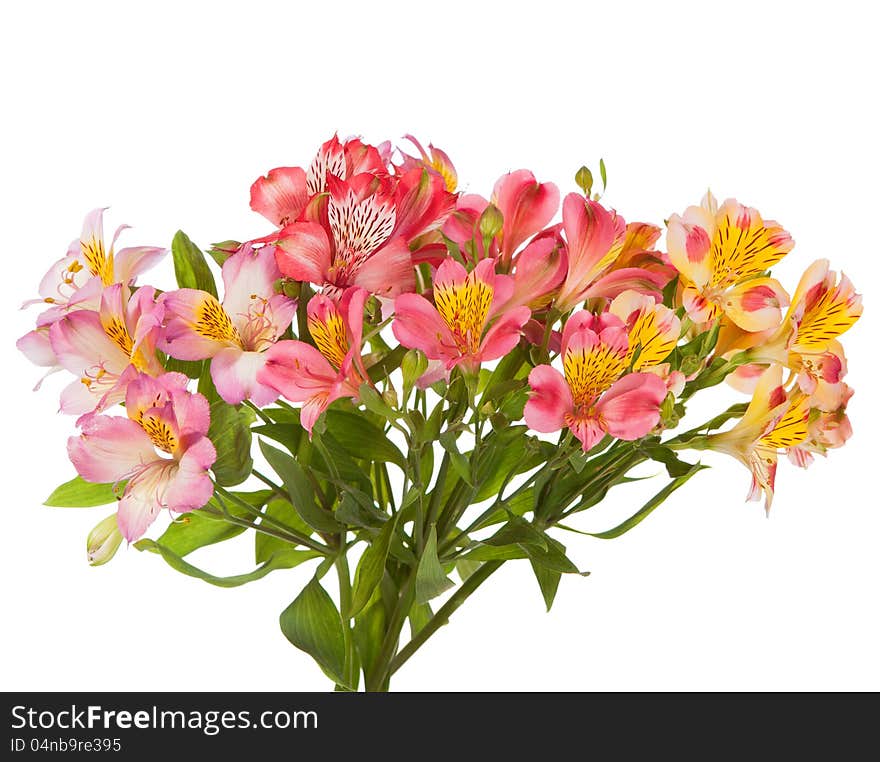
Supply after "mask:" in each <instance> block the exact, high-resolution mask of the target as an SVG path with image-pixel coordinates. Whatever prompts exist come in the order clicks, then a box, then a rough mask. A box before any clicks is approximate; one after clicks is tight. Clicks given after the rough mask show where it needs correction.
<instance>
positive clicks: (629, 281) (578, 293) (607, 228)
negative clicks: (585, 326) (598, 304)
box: [555, 193, 669, 312]
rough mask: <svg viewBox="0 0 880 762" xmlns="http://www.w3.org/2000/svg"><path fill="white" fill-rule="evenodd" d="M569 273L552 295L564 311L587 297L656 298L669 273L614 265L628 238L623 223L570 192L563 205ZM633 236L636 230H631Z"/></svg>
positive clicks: (631, 242)
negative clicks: (627, 294)
mask: <svg viewBox="0 0 880 762" xmlns="http://www.w3.org/2000/svg"><path fill="white" fill-rule="evenodd" d="M562 226H563V229H564V231H565V240H566V242H567V255H568V273H567V274H566V277H565V281H564V282H563V284H562V287H561V288H560V290H559V294H558V296H557V297H556V302H555V306H556V308H557V309H558V310H559V311H560V312H568V311H570V310H572V309H574V308H575V307H576V306H577V305H578V304H580V303H581V302H583V301H585V300H586V299H590V298H594V297H603V298H606V299H613V298H614V297H616V296H617V295H618V294H620V293H621V292H623V291H626V290H633V289H634V290H637V291H640V292H642V293H650V294H654V295H655V298H659V296H660V294H659V290H660V289H662V288H663V286H664V285H666V282H667V281H668V280H669V278H668V277H667V275H668V274H667V273H664V272H663V271H662V270H659V271H658V270H657V269H650V270H649V269H644V268H642V267H631V266H629V267H617V264H618V259H619V258H620V257H621V255H623V254H624V253H626V252H625V249H624V247H625V246H626V245H627V242H628V241H629V242H630V244H631V245H634V242H635V238H630V237H629V235H628V232H627V225H626V222H625V221H624V219H623V218H622V217H621V216H620V215H618V214H617V213H616V212H614V211H609V210H607V209H605V208H604V207H603V206H602V205H601V204H600V203H599V202H598V201H593V200H592V199H589V198H585V197H584V196H581V195H580V194H578V193H569V194H568V195H567V196H566V197H565V201H563V203H562ZM633 236H635V231H633Z"/></svg>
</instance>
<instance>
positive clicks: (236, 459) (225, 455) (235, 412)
mask: <svg viewBox="0 0 880 762" xmlns="http://www.w3.org/2000/svg"><path fill="white" fill-rule="evenodd" d="M253 422H254V412H253V410H251V409H250V408H249V407H240V408H236V407H233V406H232V405H228V404H227V403H225V402H224V401H223V400H221V399H217V400H215V401H214V402H213V403H212V404H211V424H210V426H209V427H208V439H210V440H211V441H212V442H213V443H214V447H215V449H216V450H217V460H216V461H214V465H213V466H212V468H211V470H212V471H213V472H214V477H215V478H216V479H217V483H218V484H219V485H221V486H223V487H232V486H235V485H236V484H241V483H242V482H243V481H244V480H245V479H247V478H248V476H250V475H251V471H252V470H253V467H254V461H253V458H252V457H251V430H250V425H251V424H252V423H253Z"/></svg>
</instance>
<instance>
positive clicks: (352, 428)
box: [326, 410, 406, 468]
mask: <svg viewBox="0 0 880 762" xmlns="http://www.w3.org/2000/svg"><path fill="white" fill-rule="evenodd" d="M326 420H327V431H329V432H330V433H331V434H332V435H333V437H335V439H336V440H337V441H338V442H339V444H340V445H342V447H343V448H344V449H345V450H346V451H347V452H348V453H349V454H350V455H352V456H353V457H355V458H359V459H362V460H371V461H378V462H382V463H394V464H395V465H398V466H400V467H401V468H406V459H405V458H404V457H403V454H402V453H401V452H400V450H398V449H397V447H396V446H395V445H394V443H393V442H391V441H390V440H389V439H388V437H386V436H385V432H384V431H382V429H381V428H379V427H378V426H376V425H375V424H373V423H370V421H368V420H367V419H366V418H365V417H364V416H363V414H361V413H347V412H344V411H342V410H328V411H327V414H326Z"/></svg>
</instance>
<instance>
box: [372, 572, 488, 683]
mask: <svg viewBox="0 0 880 762" xmlns="http://www.w3.org/2000/svg"><path fill="white" fill-rule="evenodd" d="M503 563H504V562H503V561H486V563H484V564H483V565H482V566H480V568H479V569H477V570H476V571H475V572H474V573H473V574H471V576H470V577H468V578H467V579H466V580H465V581H464V583H463V584H462V586H461V587H460V588H458V590H456V591H455V592H454V593H453V594H452V595H451V596H450V598H449V600H448V601H446V603H444V604H443V605H442V606H441V607H440V609H439V610H438V611H437V613H436V614H434V616H432V617H431V619H430V620H429V622H428V623H427V624H426V625H425V626H424V627H422V629H421V630H419V631H418V632H417V633H416V635H415V637H414V638H413V639H412V640H410V641H409V643H407V644H406V645H405V646H404V647H403V648H402V649H400V652H399V653H398V654H397V656H395V657H394V658H393V659H392V661H391V664H390V665H389V667H388V676H389V677H390V676H391V675H393V674H394V673H395V672H397V670H399V669H400V668H401V667H402V666H403V665H404V664H406V662H407V661H408V660H409V658H410V657H411V656H412V655H413V654H414V653H415V652H416V651H418V650H419V648H421V647H422V645H424V643H425V641H426V640H427V639H428V638H430V637H431V636H432V635H433V634H434V633H435V632H437V630H438V629H440V627H442V626H443V625H444V624H446V623H447V622H448V621H449V617H450V616H452V614H453V613H454V612H455V610H456V609H457V608H458V607H459V606H461V604H462V603H464V602H465V601H466V600H467V599H468V597H469V596H470V595H471V594H472V593H473V592H474V591H475V590H476V589H477V588H478V587H479V586H480V585H482V584H483V583H484V582H485V581H486V580H487V579H489V577H490V576H491V575H492V574H494V573H495V572H496V571H497V570H498V569H500V568H501V565H502V564H503Z"/></svg>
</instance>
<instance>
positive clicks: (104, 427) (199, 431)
mask: <svg viewBox="0 0 880 762" xmlns="http://www.w3.org/2000/svg"><path fill="white" fill-rule="evenodd" d="M187 380H188V379H187V378H186V376H183V375H182V374H179V373H166V374H163V375H161V376H159V377H158V378H152V377H150V376H144V375H141V376H138V377H137V378H135V379H134V380H133V381H132V382H131V383H130V384H129V385H128V389H127V392H126V395H125V412H126V413H127V415H128V417H127V418H123V417H121V416H106V415H95V414H89V415H85V416H83V417H82V418H80V420H79V421H78V425H79V427H80V429H81V430H82V434H81V435H80V436H78V437H71V438H70V439H69V440H68V441H67V452H68V454H69V456H70V460H71V461H72V462H73V465H74V466H75V467H76V470H77V472H78V473H79V475H80V476H81V477H82V478H83V479H85V480H86V481H90V482H98V483H108V482H113V483H118V482H122V481H125V482H126V485H125V489H124V490H123V493H122V497H121V498H120V499H119V505H118V508H117V511H118V512H117V522H118V524H119V531H120V532H122V536H123V537H125V539H126V540H128V541H129V542H134V541H135V540H137V539H138V538H139V537H141V536H142V535H143V533H144V532H145V531H146V530H147V527H149V526H150V524H152V523H153V521H154V520H155V518H156V516H157V515H158V514H159V511H160V510H161V509H162V508H168V509H169V510H171V511H174V512H175V513H184V512H186V511H192V510H195V509H196V508H201V507H202V506H203V505H204V504H205V503H207V502H208V500H210V499H211V495H212V494H213V492H214V485H213V484H212V483H211V478H210V477H209V476H208V470H209V469H210V468H211V466H212V465H213V464H214V461H215V460H216V458H217V453H216V451H215V450H214V445H213V444H212V443H211V441H210V440H209V439H208V438H207V436H206V434H207V432H208V424H209V418H210V413H209V409H208V401H207V400H206V399H205V398H204V397H203V396H202V395H201V394H192V393H190V392H188V391H187V390H186V384H187Z"/></svg>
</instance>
